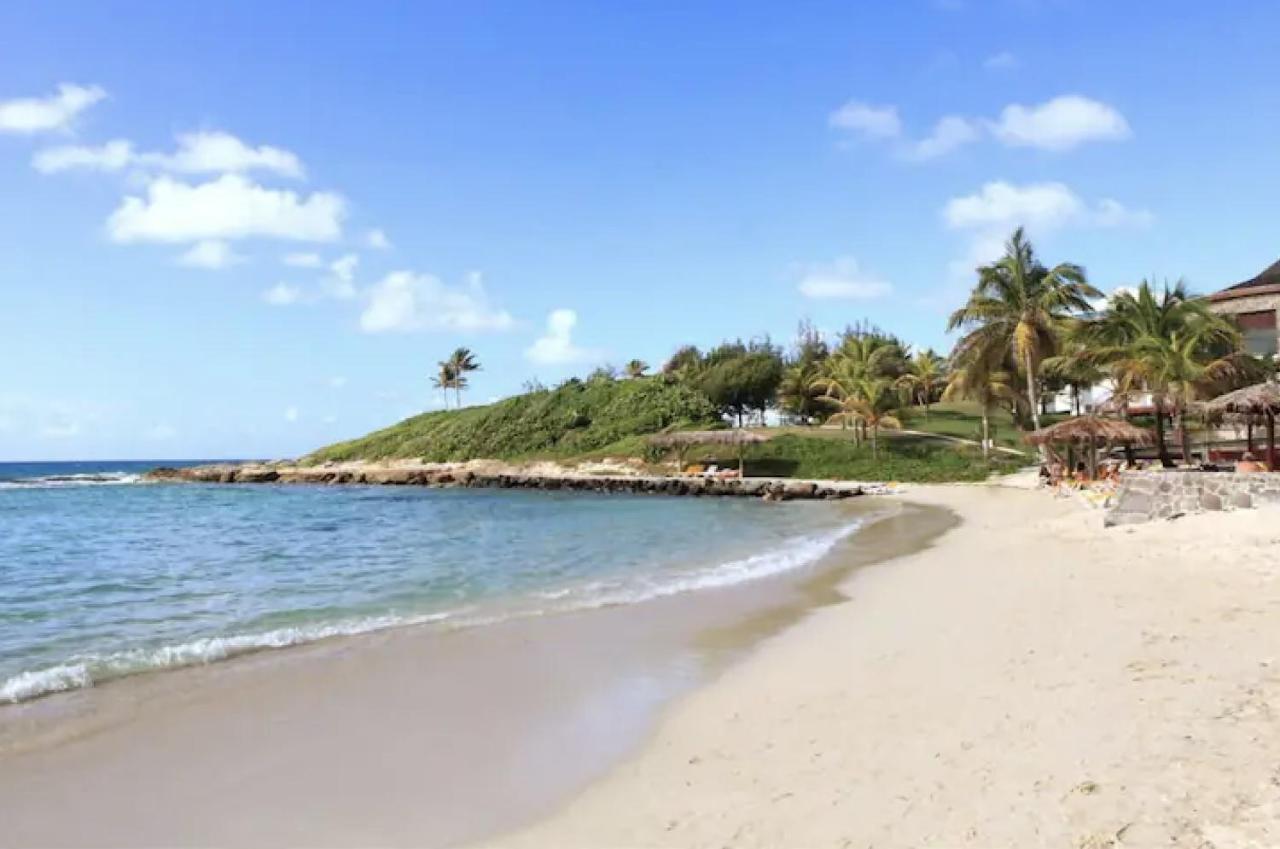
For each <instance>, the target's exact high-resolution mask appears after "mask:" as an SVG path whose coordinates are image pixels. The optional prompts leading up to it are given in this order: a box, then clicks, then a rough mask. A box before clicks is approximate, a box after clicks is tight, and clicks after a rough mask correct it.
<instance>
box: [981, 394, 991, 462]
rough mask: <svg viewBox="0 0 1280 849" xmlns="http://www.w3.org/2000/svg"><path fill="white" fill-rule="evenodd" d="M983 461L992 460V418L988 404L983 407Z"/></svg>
mask: <svg viewBox="0 0 1280 849" xmlns="http://www.w3.org/2000/svg"><path fill="white" fill-rule="evenodd" d="M982 459H983V460H990V459H991V416H990V415H989V414H988V413H987V405H986V404H983V405H982Z"/></svg>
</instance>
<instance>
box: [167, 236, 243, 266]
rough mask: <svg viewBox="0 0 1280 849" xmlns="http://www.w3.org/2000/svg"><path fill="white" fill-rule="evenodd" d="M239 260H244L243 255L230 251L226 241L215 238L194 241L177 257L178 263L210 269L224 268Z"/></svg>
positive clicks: (239, 261)
mask: <svg viewBox="0 0 1280 849" xmlns="http://www.w3.org/2000/svg"><path fill="white" fill-rule="evenodd" d="M241 262H244V257H242V256H240V255H239V254H237V253H235V252H234V251H232V250H231V246H230V245H228V244H227V243H226V242H220V241H218V240H217V239H206V240H205V241H203V242H196V243H195V244H194V245H192V246H191V248H190V250H188V251H187V252H186V253H184V254H183V255H182V256H180V257H178V264H179V265H186V266H190V267H191V268H207V269H210V270H213V269H218V268H226V267H227V266H229V265H235V264H237V263H241Z"/></svg>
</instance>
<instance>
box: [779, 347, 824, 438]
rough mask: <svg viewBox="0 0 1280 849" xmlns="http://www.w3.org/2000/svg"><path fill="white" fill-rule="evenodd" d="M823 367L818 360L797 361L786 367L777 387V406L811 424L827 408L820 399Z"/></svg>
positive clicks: (821, 398)
mask: <svg viewBox="0 0 1280 849" xmlns="http://www.w3.org/2000/svg"><path fill="white" fill-rule="evenodd" d="M824 374H825V372H824V366H823V363H822V361H820V360H799V361H797V362H794V363H792V364H791V365H789V366H787V369H786V371H785V372H784V373H783V375H782V382H781V383H780V384H779V385H778V404H779V406H780V407H782V409H784V410H786V411H787V412H789V413H793V414H795V415H796V416H799V417H800V419H801V420H802V421H803V422H804V423H805V424H811V423H812V422H813V419H814V417H815V416H817V415H818V414H820V413H821V412H823V411H824V410H826V409H828V408H829V404H828V403H827V402H826V401H825V400H824V399H823V397H822V378H823V375H824Z"/></svg>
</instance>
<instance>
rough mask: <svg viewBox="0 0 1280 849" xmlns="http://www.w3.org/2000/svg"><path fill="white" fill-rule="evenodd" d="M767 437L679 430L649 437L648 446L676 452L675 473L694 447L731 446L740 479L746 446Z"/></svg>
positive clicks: (765, 439)
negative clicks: (735, 456)
mask: <svg viewBox="0 0 1280 849" xmlns="http://www.w3.org/2000/svg"><path fill="white" fill-rule="evenodd" d="M768 439H769V437H767V436H764V435H763V434H759V433H755V432H753V431H749V430H742V429H741V428H739V429H737V430H681V431H676V432H675V433H660V434H658V435H656V436H651V437H649V444H650V445H656V446H658V447H659V448H674V449H675V451H676V463H677V464H678V465H677V467H676V472H677V473H679V472H680V471H681V470H683V469H684V455H685V452H687V451H688V450H689V449H690V448H692V447H693V446H695V445H733V446H737V449H738V477H742V469H743V459H742V455H743V452H744V450H745V449H746V446H748V445H756V444H758V443H761V442H767V441H768Z"/></svg>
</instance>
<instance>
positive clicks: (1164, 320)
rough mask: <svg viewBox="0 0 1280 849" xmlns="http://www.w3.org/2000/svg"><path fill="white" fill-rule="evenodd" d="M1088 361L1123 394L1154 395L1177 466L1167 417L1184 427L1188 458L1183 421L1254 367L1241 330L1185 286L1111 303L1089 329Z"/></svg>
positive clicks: (1165, 460) (1144, 289)
mask: <svg viewBox="0 0 1280 849" xmlns="http://www.w3.org/2000/svg"><path fill="white" fill-rule="evenodd" d="M1083 332H1084V337H1085V339H1086V340H1087V344H1088V346H1089V350H1090V353H1089V357H1090V358H1091V359H1092V360H1093V361H1095V362H1098V363H1103V364H1106V365H1108V366H1109V367H1110V368H1111V369H1112V371H1113V373H1114V374H1115V376H1116V384H1117V391H1118V393H1119V394H1121V395H1122V396H1123V395H1132V394H1133V393H1135V392H1138V391H1146V392H1149V393H1150V394H1151V403H1152V406H1153V408H1154V412H1155V422H1156V428H1155V430H1156V448H1157V450H1158V451H1159V454H1160V461H1161V463H1162V464H1163V465H1165V466H1172V465H1173V463H1172V461H1171V460H1170V458H1169V452H1168V447H1167V445H1166V442H1165V434H1164V418H1165V415H1166V413H1171V414H1173V415H1176V416H1177V417H1178V420H1179V424H1180V425H1181V426H1182V427H1181V431H1182V449H1183V459H1184V460H1185V459H1188V458H1189V456H1190V445H1189V442H1190V439H1189V437H1188V434H1187V428H1186V426H1185V424H1186V423H1185V420H1184V418H1183V417H1184V414H1185V413H1186V411H1187V410H1188V408H1189V407H1190V405H1191V403H1192V402H1193V401H1195V400H1196V399H1197V398H1200V397H1204V396H1205V395H1206V394H1209V393H1210V392H1211V391H1212V389H1213V388H1214V387H1216V386H1221V385H1222V384H1223V383H1224V382H1226V381H1230V380H1231V378H1232V377H1233V376H1234V375H1237V374H1241V373H1243V372H1244V371H1245V370H1248V369H1249V368H1250V358H1249V357H1248V355H1247V354H1244V353H1243V352H1241V351H1240V331H1239V330H1238V329H1236V327H1235V325H1233V324H1232V323H1231V322H1230V321H1229V320H1228V319H1226V318H1224V317H1223V316H1221V315H1218V314H1217V313H1214V312H1213V311H1212V310H1210V309H1209V307H1208V305H1207V304H1206V303H1205V302H1204V301H1202V300H1200V299H1198V298H1193V297H1192V296H1191V295H1189V294H1188V293H1187V289H1186V286H1185V284H1183V283H1182V282H1181V281H1178V282H1177V283H1176V284H1174V286H1173V287H1172V288H1170V287H1169V285H1168V284H1165V285H1164V287H1163V291H1162V292H1161V293H1160V294H1159V295H1157V294H1156V292H1155V291H1154V288H1153V287H1152V285H1151V284H1150V283H1149V282H1148V281H1146V280H1143V281H1142V283H1140V284H1139V286H1138V288H1137V290H1136V291H1133V292H1121V293H1119V294H1117V295H1115V296H1114V297H1112V298H1111V300H1110V302H1109V303H1108V305H1107V308H1106V310H1105V311H1104V312H1103V313H1102V314H1101V315H1099V316H1098V317H1097V318H1096V319H1094V320H1093V321H1091V322H1089V323H1088V325H1087V326H1086V327H1085V329H1084V331H1083Z"/></svg>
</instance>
